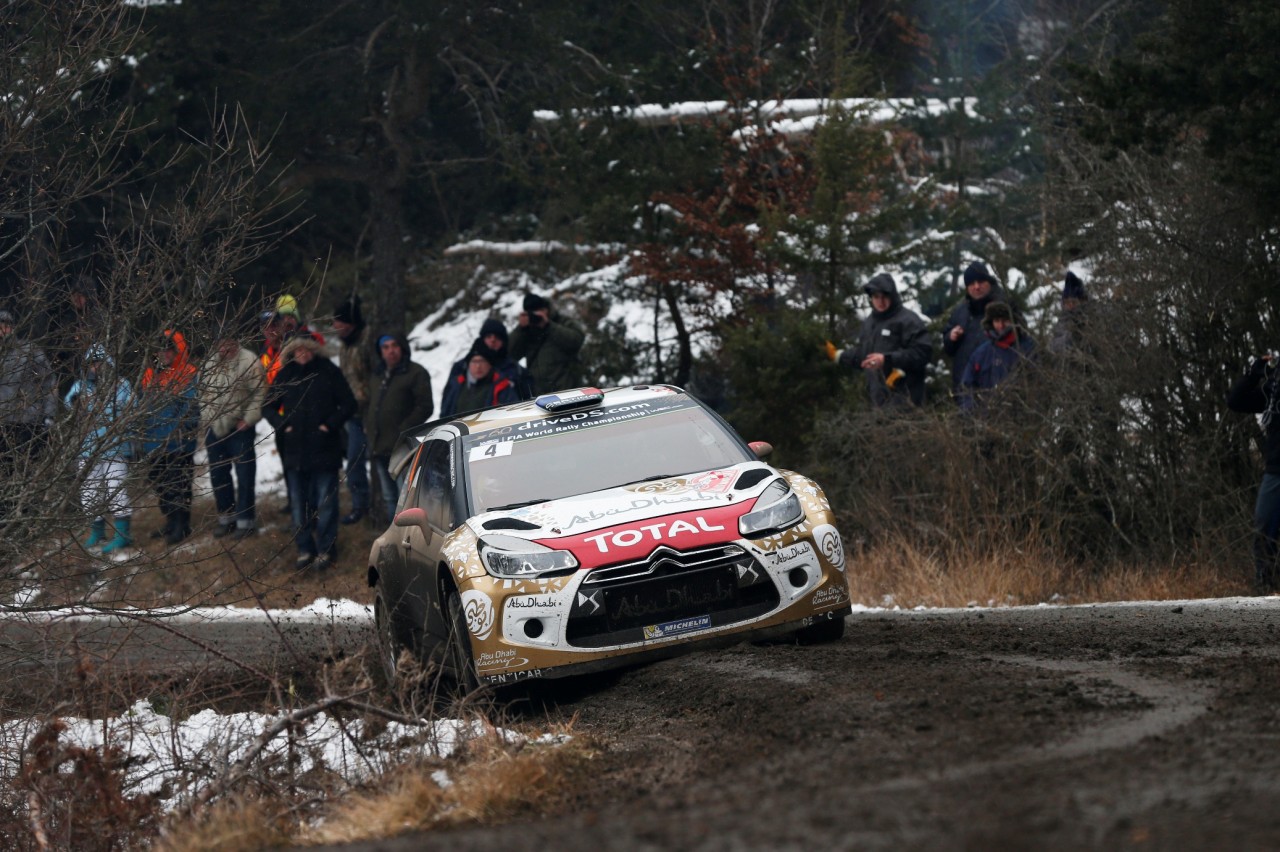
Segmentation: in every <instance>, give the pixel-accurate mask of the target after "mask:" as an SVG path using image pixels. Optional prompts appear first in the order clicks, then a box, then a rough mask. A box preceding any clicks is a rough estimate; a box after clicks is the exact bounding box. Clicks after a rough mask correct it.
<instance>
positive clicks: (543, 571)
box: [478, 535, 578, 579]
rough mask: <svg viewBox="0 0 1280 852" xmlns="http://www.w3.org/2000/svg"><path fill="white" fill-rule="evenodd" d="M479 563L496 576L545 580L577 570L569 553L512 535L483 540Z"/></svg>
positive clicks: (492, 536)
mask: <svg viewBox="0 0 1280 852" xmlns="http://www.w3.org/2000/svg"><path fill="white" fill-rule="evenodd" d="M478 547H479V549H480V561H481V562H483V563H484V567H485V570H486V571H488V572H489V573H490V574H491V575H492V576H494V577H500V578H503V579H510V578H513V577H522V578H523V577H542V576H545V575H548V574H557V573H567V572H569V571H573V570H576V569H577V567H578V560H577V559H576V558H575V557H574V555H573V554H572V553H570V552H569V551H567V550H552V549H551V548H549V547H546V546H545V545H541V544H538V543H537V542H536V541H526V540H525V539H523V538H516V537H515V536H510V535H489V536H485V537H484V538H482V539H480V543H479V545H478Z"/></svg>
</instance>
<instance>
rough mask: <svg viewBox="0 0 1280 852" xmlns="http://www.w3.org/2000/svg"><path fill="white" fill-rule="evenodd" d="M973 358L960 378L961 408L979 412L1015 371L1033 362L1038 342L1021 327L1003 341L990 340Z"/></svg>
mask: <svg viewBox="0 0 1280 852" xmlns="http://www.w3.org/2000/svg"><path fill="white" fill-rule="evenodd" d="M983 337H984V339H985V340H986V342H984V343H983V344H982V345H981V346H979V347H978V348H977V349H976V350H975V351H974V353H973V355H971V356H970V357H969V363H968V364H967V365H965V369H964V375H963V376H961V378H960V407H961V408H962V409H964V410H965V411H970V412H972V411H977V410H980V409H981V408H982V407H983V406H984V401H983V399H982V397H983V395H984V394H985V393H986V392H988V391H991V390H992V389H994V388H995V387H997V386H998V385H1000V384H1002V383H1004V382H1005V381H1007V380H1008V379H1009V376H1010V375H1012V374H1013V371H1014V370H1016V369H1018V367H1019V366H1020V365H1021V364H1022V363H1023V362H1024V361H1027V360H1029V359H1030V358H1031V355H1032V353H1033V352H1034V351H1035V346H1036V344H1035V341H1034V340H1032V339H1031V336H1030V335H1029V334H1027V332H1026V331H1025V330H1024V329H1022V328H1021V327H1019V326H1016V325H1015V326H1013V327H1012V328H1010V329H1009V330H1008V331H1007V332H1005V334H1004V336H1003V337H1000V338H999V339H987V338H986V335H985V333H984V335H983Z"/></svg>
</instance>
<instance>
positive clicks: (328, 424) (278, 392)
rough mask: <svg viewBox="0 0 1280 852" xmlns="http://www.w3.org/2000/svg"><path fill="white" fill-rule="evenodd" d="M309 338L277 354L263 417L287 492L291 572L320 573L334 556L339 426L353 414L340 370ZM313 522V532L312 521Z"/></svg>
mask: <svg viewBox="0 0 1280 852" xmlns="http://www.w3.org/2000/svg"><path fill="white" fill-rule="evenodd" d="M320 348H321V347H320V344H319V343H317V342H316V341H315V340H313V339H312V338H311V337H308V336H303V337H297V338H294V339H293V340H292V341H291V342H290V343H288V344H287V345H286V346H285V347H284V350H283V351H282V352H281V353H280V360H281V363H282V364H283V366H282V367H281V368H280V372H279V373H278V374H277V375H276V380H275V382H273V383H272V385H271V388H270V390H269V391H268V395H267V403H266V405H265V406H264V407H263V414H264V416H266V418H267V420H269V421H270V422H271V425H272V426H273V427H275V430H276V434H277V435H278V436H279V438H280V442H279V443H280V456H281V458H280V460H281V462H283V465H284V473H285V481H286V483H287V484H288V488H289V505H290V507H291V508H292V513H293V541H294V544H295V545H297V548H298V558H297V563H296V564H297V567H298V568H299V569H302V568H306V567H307V566H311V568H312V569H313V570H316V571H322V570H324V569H325V568H328V567H329V566H330V565H332V564H333V562H334V560H335V559H336V558H337V555H338V471H340V470H341V469H342V456H343V452H344V450H345V447H344V446H343V445H344V443H345V441H344V438H343V435H342V425H343V424H344V423H346V422H347V420H348V419H350V417H351V415H352V414H354V413H355V410H356V399H355V396H354V395H353V394H352V393H351V388H350V386H349V385H348V384H347V380H346V379H345V378H343V376H342V371H341V370H339V369H338V367H337V366H336V365H335V364H334V363H333V362H332V361H330V360H329V359H328V358H325V357H324V356H323V355H321V354H320ZM313 520H314V522H315V527H314V533H313V529H312V521H313Z"/></svg>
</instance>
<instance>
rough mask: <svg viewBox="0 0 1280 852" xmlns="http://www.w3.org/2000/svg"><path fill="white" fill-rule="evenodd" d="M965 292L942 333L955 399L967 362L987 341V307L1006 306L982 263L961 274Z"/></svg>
mask: <svg viewBox="0 0 1280 852" xmlns="http://www.w3.org/2000/svg"><path fill="white" fill-rule="evenodd" d="M964 290H965V298H964V301H963V302H961V303H960V304H959V305H957V306H956V307H955V309H953V310H952V311H951V316H950V317H948V318H947V324H946V326H945V327H944V328H943V330H942V351H943V352H945V353H946V354H947V357H948V358H950V359H951V390H952V393H954V394H956V395H957V396H959V394H960V380H961V379H962V378H963V377H964V371H965V367H967V366H968V364H969V359H970V358H972V357H973V353H974V351H976V350H977V348H978V347H979V346H981V345H982V344H983V342H985V341H986V339H987V337H986V335H985V334H984V333H983V317H984V315H985V311H986V309H987V305H989V304H991V303H992V302H1004V303H1005V304H1006V305H1007V304H1008V297H1007V296H1006V295H1005V292H1004V290H1003V289H1001V287H1000V285H999V284H998V283H997V282H996V280H995V277H994V276H992V275H991V273H990V272H988V271H987V267H986V265H985V264H982V263H977V262H974V263H971V264H969V268H968V269H966V270H965V271H964ZM1015 319H1016V317H1015Z"/></svg>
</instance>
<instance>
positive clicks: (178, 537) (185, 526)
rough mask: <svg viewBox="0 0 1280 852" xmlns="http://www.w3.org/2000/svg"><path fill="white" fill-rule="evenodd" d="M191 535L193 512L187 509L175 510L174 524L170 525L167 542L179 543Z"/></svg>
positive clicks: (165, 538) (166, 537)
mask: <svg viewBox="0 0 1280 852" xmlns="http://www.w3.org/2000/svg"><path fill="white" fill-rule="evenodd" d="M189 535H191V512H190V511H189V510H187V509H177V510H175V511H174V513H173V525H172V526H171V527H169V532H168V533H166V534H165V537H164V540H165V543H166V544H177V543H178V542H180V541H182V540H183V539H185V538H186V537H187V536H189Z"/></svg>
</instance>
